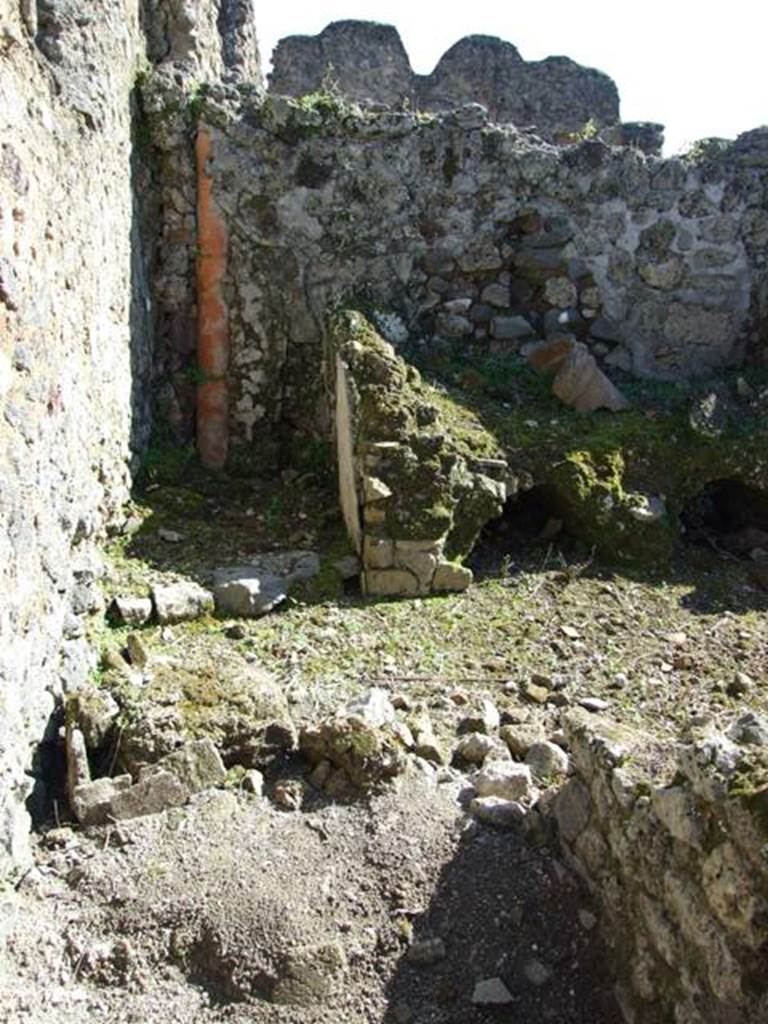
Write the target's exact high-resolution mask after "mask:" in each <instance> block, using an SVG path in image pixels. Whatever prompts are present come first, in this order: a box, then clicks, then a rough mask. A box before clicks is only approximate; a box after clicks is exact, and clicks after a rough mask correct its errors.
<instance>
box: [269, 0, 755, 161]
mask: <svg viewBox="0 0 768 1024" xmlns="http://www.w3.org/2000/svg"><path fill="white" fill-rule="evenodd" d="M255 8H256V24H257V27H258V32H259V43H260V46H261V52H262V59H263V62H264V65H265V68H266V69H268V67H269V60H270V56H271V53H272V49H273V47H274V45H275V43H276V42H277V41H278V39H281V38H282V37H283V36H287V35H294V34H296V33H301V34H307V35H309V34H311V35H314V34H315V33H316V32H319V31H321V30H322V29H323V28H325V26H326V25H327V24H328V22H330V21H337V20H338V19H340V18H362V19H366V20H372V21H381V22H385V23H388V24H391V25H395V26H396V27H397V29H398V30H399V32H400V35H401V37H402V39H403V42H404V44H405V48H406V50H407V51H408V54H409V56H410V58H411V64H412V65H413V68H414V70H415V71H418V72H420V73H422V74H424V73H427V72H429V71H431V70H432V68H433V67H434V66H435V64H436V63H437V61H438V60H439V58H440V57H441V55H442V54H443V53H444V52H445V50H447V49H448V47H449V46H451V45H452V44H453V43H455V42H456V41H457V40H458V39H460V38H461V37H462V36H465V35H472V34H478V33H481V34H484V35H495V36H500V37H501V38H502V39H506V40H508V41H509V42H511V43H514V45H515V46H516V47H517V48H518V50H519V51H520V53H521V54H522V56H523V57H524V58H525V59H526V60H540V59H541V58H542V57H548V56H554V55H561V54H562V55H565V56H568V57H572V58H573V59H574V60H577V61H579V63H581V64H586V65H588V66H590V67H595V68H599V69H600V70H601V71H605V72H607V74H609V75H610V76H611V77H612V78H613V79H614V81H615V82H616V84H617V85H618V87H619V94H620V96H621V117H622V120H624V121H659V122H661V123H662V124H665V125H666V126H667V132H666V137H667V144H666V152H668V153H676V152H679V151H680V150H681V149H683V148H685V147H686V146H687V145H688V144H690V143H691V142H693V141H694V140H696V139H699V138H704V137H705V136H710V135H717V136H723V137H725V138H733V137H735V136H736V135H738V134H739V133H740V132H743V131H747V130H749V129H750V128H755V127H757V126H758V125H760V124H768V3H766V0H726V2H722V0H719V2H715V0H698V2H696V3H692V2H691V0H636V2H630V3H627V2H626V0H625V2H623V3H622V2H621V0H580V2H576V0H530V2H528V3H526V4H522V3H517V4H516V3H514V2H512V0H505V2H502V0H495V2H493V0H468V2H467V3H465V4H461V5H460V4H451V3H441V4H439V5H438V4H430V3H425V2H424V0H378V2H373V0H358V2H356V3H344V2H341V0H313V2H312V3H308V2H307V0H278V2H274V3H268V4H266V3H265V4H263V5H262V3H261V0H255Z"/></svg>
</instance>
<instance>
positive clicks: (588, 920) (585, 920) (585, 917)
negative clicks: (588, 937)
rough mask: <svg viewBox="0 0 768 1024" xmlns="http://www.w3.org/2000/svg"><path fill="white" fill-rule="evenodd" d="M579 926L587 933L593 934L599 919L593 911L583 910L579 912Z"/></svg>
mask: <svg viewBox="0 0 768 1024" xmlns="http://www.w3.org/2000/svg"><path fill="white" fill-rule="evenodd" d="M579 924H580V925H581V927H582V928H583V929H584V931H585V932H591V931H592V929H593V928H594V927H595V925H596V924H597V917H596V916H595V915H594V914H593V913H592V911H591V910H584V909H582V910H580V911H579Z"/></svg>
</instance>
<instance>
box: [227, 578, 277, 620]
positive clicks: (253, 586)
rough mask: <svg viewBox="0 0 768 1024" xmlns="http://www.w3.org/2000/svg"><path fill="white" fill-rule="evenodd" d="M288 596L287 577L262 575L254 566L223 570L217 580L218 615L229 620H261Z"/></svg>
mask: <svg viewBox="0 0 768 1024" xmlns="http://www.w3.org/2000/svg"><path fill="white" fill-rule="evenodd" d="M287 597H288V586H287V585H286V581H285V579H284V578H283V577H281V576H273V575H270V574H268V573H263V572H259V570H258V569H253V568H251V567H250V566H236V567H233V568H232V569H226V570H219V571H218V572H217V573H216V575H215V577H214V584H213V598H214V601H215V604H216V614H217V615H220V616H222V617H225V618H242V619H256V618H259V617H260V616H262V615H266V614H267V613H268V612H271V611H272V610H273V609H274V608H276V607H277V606H278V605H279V604H282V602H283V601H285V599H286V598H287Z"/></svg>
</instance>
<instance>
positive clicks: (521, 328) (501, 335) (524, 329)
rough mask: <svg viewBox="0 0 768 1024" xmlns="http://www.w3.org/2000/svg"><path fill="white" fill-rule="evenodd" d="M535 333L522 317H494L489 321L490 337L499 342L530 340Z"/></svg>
mask: <svg viewBox="0 0 768 1024" xmlns="http://www.w3.org/2000/svg"><path fill="white" fill-rule="evenodd" d="M535 333H536V332H535V331H534V329H533V328H532V327H531V325H530V324H529V323H528V321H527V320H526V319H525V317H524V316H495V317H493V319H492V320H491V335H492V337H494V338H498V339H499V340H501V341H507V340H509V341H517V340H519V339H520V338H530V337H532V336H533V335H534V334H535Z"/></svg>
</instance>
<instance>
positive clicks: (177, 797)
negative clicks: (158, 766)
mask: <svg viewBox="0 0 768 1024" xmlns="http://www.w3.org/2000/svg"><path fill="white" fill-rule="evenodd" d="M188 799H189V790H188V789H187V787H186V786H185V785H184V783H183V782H181V780H180V779H179V778H178V777H177V776H176V775H174V774H173V772H169V771H162V770H160V771H155V772H153V773H152V774H150V775H147V776H146V777H145V778H143V779H141V780H140V781H139V782H137V783H136V784H135V785H134V786H131V787H130V789H123V790H121V791H120V792H118V793H116V794H115V795H114V796H113V797H112V800H111V804H110V808H111V809H110V813H111V815H112V817H113V818H115V819H117V820H118V821H121V820H123V819H125V818H140V817H142V816H143V815H145V814H158V813H159V812H160V811H165V810H168V808H169V807H181V806H182V804H185V803H186V802H187V800H188Z"/></svg>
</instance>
